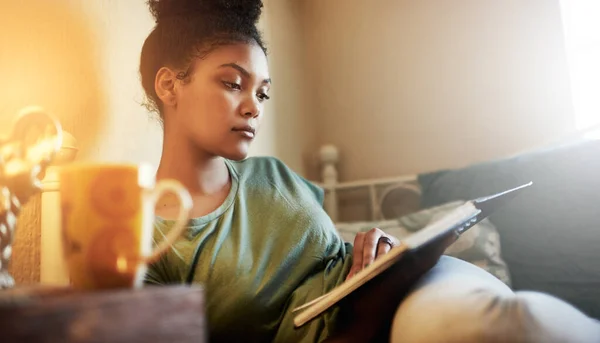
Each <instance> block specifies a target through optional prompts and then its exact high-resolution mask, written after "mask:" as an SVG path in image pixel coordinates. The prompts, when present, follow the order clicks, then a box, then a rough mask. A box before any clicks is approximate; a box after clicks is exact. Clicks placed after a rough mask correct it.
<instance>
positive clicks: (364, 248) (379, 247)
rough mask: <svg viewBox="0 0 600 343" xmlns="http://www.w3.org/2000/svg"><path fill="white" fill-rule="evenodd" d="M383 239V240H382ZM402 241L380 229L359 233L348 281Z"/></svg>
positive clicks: (355, 242) (355, 239)
mask: <svg viewBox="0 0 600 343" xmlns="http://www.w3.org/2000/svg"><path fill="white" fill-rule="evenodd" d="M382 238H383V239H382ZM399 243H400V241H399V240H398V239H397V238H395V237H393V236H390V235H388V234H386V233H385V232H383V231H381V230H380V229H378V228H373V229H371V230H369V231H368V232H359V233H358V234H356V237H355V238H354V249H353V255H354V256H353V263H352V268H350V272H349V273H348V276H347V277H346V280H347V279H349V278H351V277H352V276H354V274H356V273H358V272H359V271H361V270H362V269H363V268H365V267H366V266H368V265H369V264H371V263H373V261H375V260H376V259H377V258H378V257H380V256H382V255H385V254H387V253H388V252H389V251H390V250H391V249H392V248H393V247H395V246H396V245H398V244H399Z"/></svg>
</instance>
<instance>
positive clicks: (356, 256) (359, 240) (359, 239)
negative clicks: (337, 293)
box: [346, 232, 366, 279]
mask: <svg viewBox="0 0 600 343" xmlns="http://www.w3.org/2000/svg"><path fill="white" fill-rule="evenodd" d="M365 236H366V234H365V233H364V232H359V233H357V234H356V236H355V237H354V248H353V249H352V250H353V254H352V255H353V260H352V268H350V272H348V276H347V277H346V279H348V278H351V277H352V276H354V274H356V273H358V271H360V270H361V269H362V256H363V254H362V249H363V243H364V240H365Z"/></svg>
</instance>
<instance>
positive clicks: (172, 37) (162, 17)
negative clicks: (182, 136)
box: [140, 0, 267, 122]
mask: <svg viewBox="0 0 600 343" xmlns="http://www.w3.org/2000/svg"><path fill="white" fill-rule="evenodd" d="M147 4H148V6H149V8H150V13H151V14H152V15H153V16H154V19H155V22H156V25H155V26H154V29H153V30H152V32H151V33H150V34H149V35H148V37H147V38H146V41H145V42H144V45H143V47H142V52H141V57H140V75H141V79H142V86H143V87H144V91H145V93H146V101H145V103H144V105H145V106H146V108H148V110H150V111H151V112H157V113H158V115H159V117H160V120H161V122H162V121H163V120H164V117H163V113H162V104H161V101H160V99H159V98H158V95H157V94H156V90H155V89H154V80H155V77H156V73H157V72H158V70H159V69H160V68H161V67H163V66H171V67H175V68H180V69H182V70H186V71H185V72H181V73H179V74H178V75H177V78H178V79H180V80H185V79H186V78H187V76H188V75H189V73H190V70H189V65H190V63H191V62H192V60H193V59H194V58H203V57H204V56H206V54H208V53H210V51H212V50H213V49H215V48H217V47H218V46H222V45H227V44H232V43H239V42H244V43H251V42H252V43H256V44H258V46H260V47H261V49H262V50H263V51H264V52H265V54H266V53H267V49H266V47H265V44H264V42H263V40H262V37H261V33H260V32H259V31H258V28H257V27H256V23H257V22H258V19H259V17H260V14H261V12H262V7H263V4H262V1H261V0H149V1H148V2H147Z"/></svg>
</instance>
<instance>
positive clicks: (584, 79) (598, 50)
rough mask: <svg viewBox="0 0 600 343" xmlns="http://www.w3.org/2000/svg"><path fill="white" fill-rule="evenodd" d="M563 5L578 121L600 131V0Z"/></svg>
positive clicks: (582, 126)
mask: <svg viewBox="0 0 600 343" xmlns="http://www.w3.org/2000/svg"><path fill="white" fill-rule="evenodd" d="M560 6H561V13H562V20H563V25H564V31H565V44H566V49H567V61H568V65H569V73H570V78H571V89H572V97H573V106H574V108H575V124H576V126H577V129H579V130H586V129H590V128H592V127H594V128H595V130H594V131H600V130H599V129H600V0H561V1H560ZM596 127H598V129H596ZM594 136H596V134H594Z"/></svg>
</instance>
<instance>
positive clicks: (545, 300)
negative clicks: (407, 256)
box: [391, 282, 600, 343]
mask: <svg viewBox="0 0 600 343" xmlns="http://www.w3.org/2000/svg"><path fill="white" fill-rule="evenodd" d="M448 286H450V287H448ZM453 287H460V285H459V283H458V282H456V284H454V285H451V284H446V285H445V287H443V288H437V289H436V287H435V285H429V286H428V287H423V288H420V289H418V290H416V291H415V292H413V293H412V294H411V295H410V296H409V297H407V298H406V299H405V301H404V302H403V303H402V304H401V305H400V307H399V308H398V310H397V312H396V315H395V317H394V320H393V325H392V332H391V342H423V343H428V342H443V343H454V342H457V343H458V342H463V343H469V342H536V343H537V342H545V343H546V342H548V343H552V342H582V343H584V342H597V341H598V339H599V338H600V327H599V326H598V324H597V323H596V322H595V321H593V320H591V319H589V318H588V317H586V316H585V315H584V314H582V313H581V312H579V311H578V310H576V309H575V308H573V307H571V306H570V305H568V304H566V303H565V302H563V301H561V300H559V299H556V298H553V297H550V296H547V295H542V294H540V293H523V294H519V293H517V294H506V293H503V292H498V291H496V290H493V289H490V288H485V287H483V288H479V289H477V288H471V290H470V291H469V292H467V293H465V292H462V291H459V290H456V289H454V290H453V289H452V288H453Z"/></svg>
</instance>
